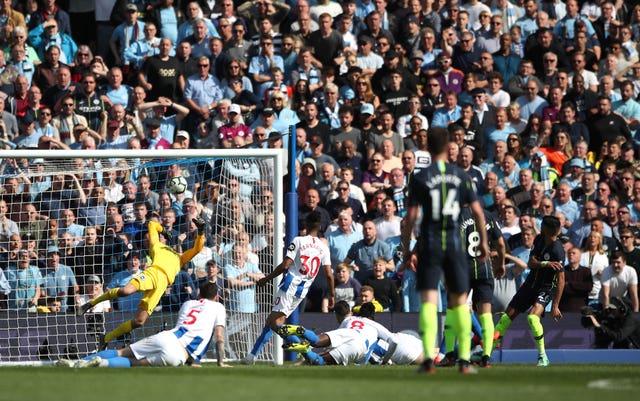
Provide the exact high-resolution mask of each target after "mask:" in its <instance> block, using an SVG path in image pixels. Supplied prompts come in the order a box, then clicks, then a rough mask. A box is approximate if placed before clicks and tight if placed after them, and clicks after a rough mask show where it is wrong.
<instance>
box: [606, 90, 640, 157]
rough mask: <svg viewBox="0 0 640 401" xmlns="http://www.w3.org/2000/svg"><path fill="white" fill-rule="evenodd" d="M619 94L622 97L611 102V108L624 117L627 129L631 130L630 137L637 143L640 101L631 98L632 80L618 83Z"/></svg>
mask: <svg viewBox="0 0 640 401" xmlns="http://www.w3.org/2000/svg"><path fill="white" fill-rule="evenodd" d="M620 94H621V96H622V98H621V99H620V100H618V101H615V102H613V103H612V104H611V109H612V110H613V111H615V112H616V113H618V114H620V115H621V116H622V117H624V118H625V120H626V121H627V124H628V125H629V129H630V130H631V137H632V138H633V139H634V142H636V145H638V142H639V140H638V138H637V133H638V124H640V103H638V102H636V101H635V100H633V97H634V96H633V82H631V81H624V82H623V83H622V84H621V85H620Z"/></svg>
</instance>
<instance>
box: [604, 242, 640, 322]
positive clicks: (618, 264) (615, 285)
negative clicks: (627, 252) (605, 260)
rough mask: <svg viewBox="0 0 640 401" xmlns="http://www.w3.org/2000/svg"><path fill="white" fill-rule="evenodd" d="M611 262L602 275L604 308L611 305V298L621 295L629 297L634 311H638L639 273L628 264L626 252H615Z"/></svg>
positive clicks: (621, 296)
mask: <svg viewBox="0 0 640 401" xmlns="http://www.w3.org/2000/svg"><path fill="white" fill-rule="evenodd" d="M611 262H612V264H611V265H609V266H607V267H606V268H605V269H604V271H603V272H602V277H601V280H602V290H601V291H600V302H601V303H602V306H603V308H606V307H607V306H609V303H610V301H611V299H613V298H615V297H620V298H626V299H628V300H629V301H630V305H631V308H632V309H633V311H634V312H638V275H637V273H636V271H635V269H634V268H632V267H631V266H629V265H627V264H626V262H627V260H626V259H625V256H624V254H623V253H622V252H619V251H617V252H614V253H613V255H612V257H611Z"/></svg>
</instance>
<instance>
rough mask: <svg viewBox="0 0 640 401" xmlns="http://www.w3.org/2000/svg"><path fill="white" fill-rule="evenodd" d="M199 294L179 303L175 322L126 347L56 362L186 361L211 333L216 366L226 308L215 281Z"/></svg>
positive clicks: (193, 357)
mask: <svg viewBox="0 0 640 401" xmlns="http://www.w3.org/2000/svg"><path fill="white" fill-rule="evenodd" d="M200 294H201V296H202V298H200V299H199V300H191V301H187V302H185V303H184V304H182V307H181V308H180V311H179V312H178V320H177V322H176V326H175V327H174V328H173V329H171V330H165V331H161V332H160V333H158V334H155V335H153V336H151V337H147V338H145V339H142V340H140V341H138V342H136V343H134V344H131V345H129V346H127V347H126V348H123V349H119V350H104V351H100V352H98V353H96V354H92V355H89V356H87V357H85V358H83V359H81V360H79V361H71V360H68V359H61V360H59V361H58V362H57V363H56V365H57V366H64V367H75V368H88V367H102V368H106V367H108V368H128V367H132V366H180V365H183V364H185V362H187V361H188V360H189V361H192V362H194V363H196V364H197V363H199V362H200V358H201V357H202V356H203V355H204V354H205V353H206V352H207V348H208V347H209V342H210V340H211V336H212V335H213V336H214V341H215V349H216V353H217V357H218V366H220V367H228V366H229V365H227V364H225V363H224V328H225V319H226V312H225V309H224V306H223V305H222V304H221V303H219V302H218V285H217V284H216V283H212V282H209V281H207V282H204V283H202V285H201V286H200Z"/></svg>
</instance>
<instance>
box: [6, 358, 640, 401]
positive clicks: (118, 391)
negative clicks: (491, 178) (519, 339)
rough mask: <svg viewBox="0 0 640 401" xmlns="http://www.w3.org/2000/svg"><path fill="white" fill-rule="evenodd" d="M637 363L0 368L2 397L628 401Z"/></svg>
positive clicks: (638, 380)
mask: <svg viewBox="0 0 640 401" xmlns="http://www.w3.org/2000/svg"><path fill="white" fill-rule="evenodd" d="M638 373H640V372H639V370H638V366H637V365H551V366H549V367H547V368H537V367H536V366H535V365H514V364H505V365H497V364H496V365H493V367H492V368H491V369H482V370H480V371H479V372H478V374H476V375H465V376H463V375H460V374H458V373H457V370H452V369H444V368H442V369H439V370H438V372H437V373H436V374H434V375H424V374H417V373H416V369H415V367H413V366H363V367H342V366H332V367H316V366H291V365H285V366H279V367H276V366H272V365H267V364H258V365H256V366H240V365H238V366H234V367H233V368H228V369H223V368H218V367H216V366H215V365H207V364H205V365H204V366H203V367H202V368H199V369H198V368H191V367H180V368H135V369H97V368H93V369H82V370H81V369H64V368H56V367H37V368H36V367H3V368H0V377H1V379H0V400H11V401H20V400H29V401H33V400H47V401H56V400H91V401H93V400H110V401H121V400H122V401H124V400H135V401H142V400H152V401H161V400H180V401H183V400H234V401H246V400H265V401H272V400H274V401H275V400H285V401H315V400H318V401H336V400H366V401H377V400H384V401H400V400H415V401H418V400H426V399H429V400H434V401H440V400H455V401H458V400H474V401H475V400H492V401H496V400H509V401H511V400H514V401H515V400H517V401H520V400H535V401H549V400H561V401H573V400H577V401H588V400H598V401H606V400H631V399H635V397H636V396H637V392H638V389H640V374H638Z"/></svg>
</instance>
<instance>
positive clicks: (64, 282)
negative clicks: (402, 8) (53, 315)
mask: <svg viewBox="0 0 640 401" xmlns="http://www.w3.org/2000/svg"><path fill="white" fill-rule="evenodd" d="M46 258H47V261H46V263H47V274H46V275H45V276H44V290H45V292H46V294H47V297H50V298H54V297H55V298H58V300H59V301H60V303H61V305H62V307H61V311H62V312H66V311H67V309H68V305H67V298H68V296H69V294H70V292H69V291H72V292H73V293H74V294H76V296H77V297H79V296H80V287H78V283H77V282H76V276H75V274H74V273H73V270H71V268H70V267H69V266H67V265H63V264H60V251H59V250H58V247H57V246H55V245H52V246H49V247H48V248H47V256H46Z"/></svg>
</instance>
